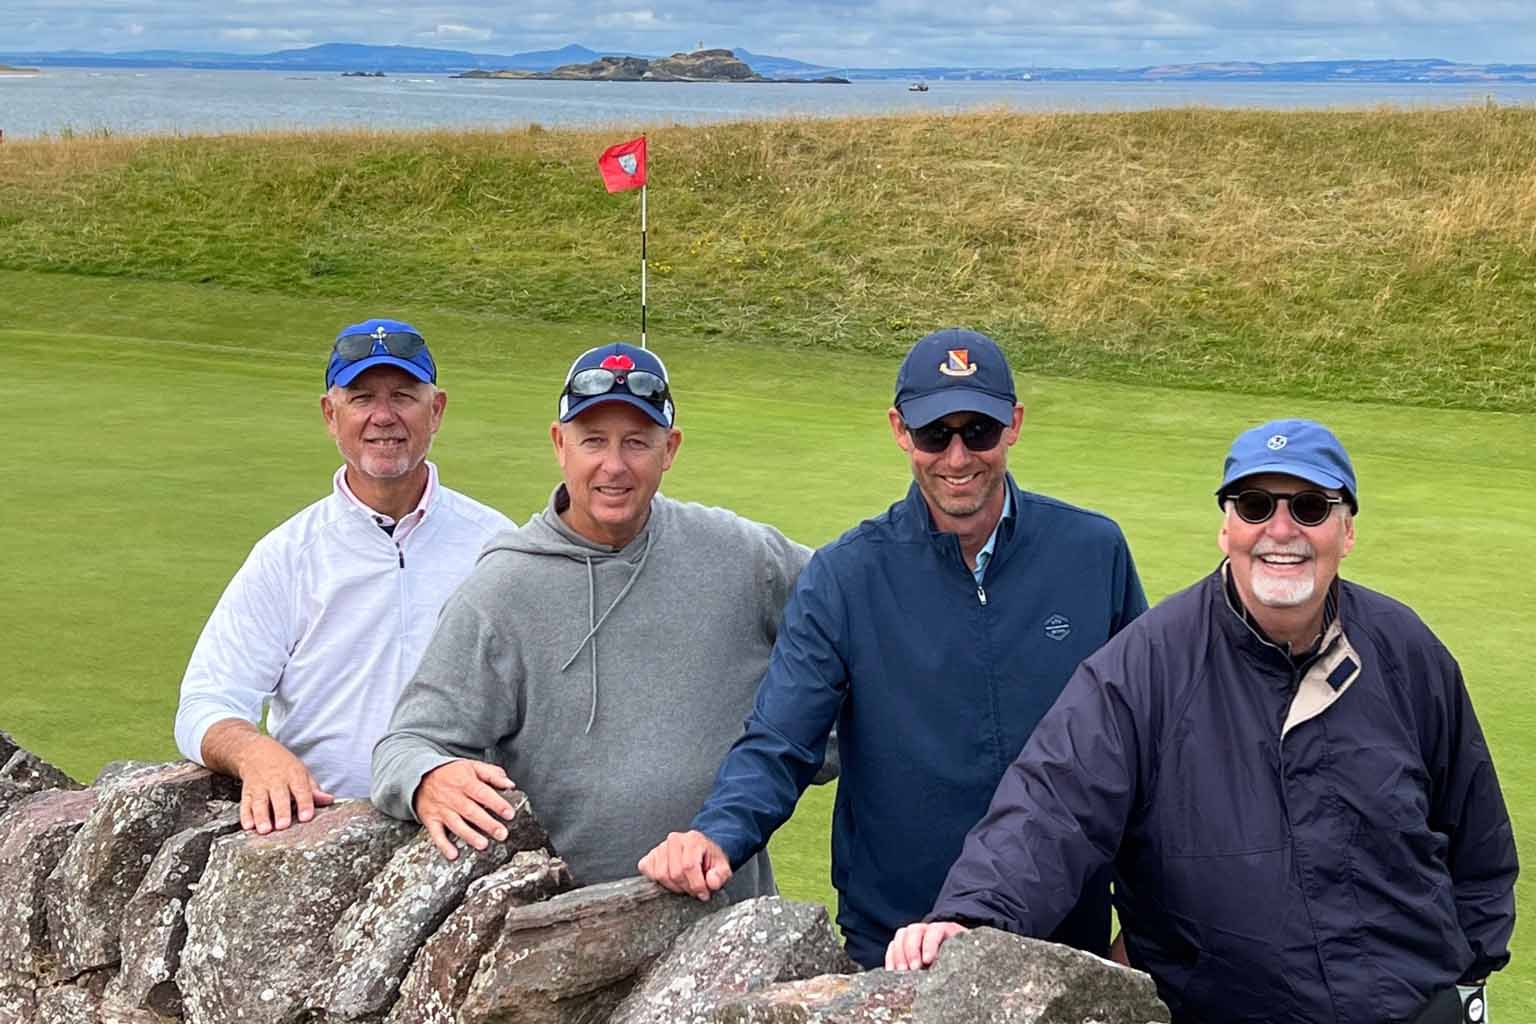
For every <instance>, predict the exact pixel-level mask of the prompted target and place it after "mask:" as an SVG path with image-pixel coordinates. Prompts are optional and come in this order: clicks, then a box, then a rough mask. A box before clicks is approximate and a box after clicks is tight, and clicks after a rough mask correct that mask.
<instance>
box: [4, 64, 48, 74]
mask: <svg viewBox="0 0 1536 1024" xmlns="http://www.w3.org/2000/svg"><path fill="white" fill-rule="evenodd" d="M38 73H39V72H38V69H37V68H14V67H11V65H9V64H0V75H35V74H38Z"/></svg>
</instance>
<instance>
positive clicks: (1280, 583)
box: [1248, 540, 1317, 608]
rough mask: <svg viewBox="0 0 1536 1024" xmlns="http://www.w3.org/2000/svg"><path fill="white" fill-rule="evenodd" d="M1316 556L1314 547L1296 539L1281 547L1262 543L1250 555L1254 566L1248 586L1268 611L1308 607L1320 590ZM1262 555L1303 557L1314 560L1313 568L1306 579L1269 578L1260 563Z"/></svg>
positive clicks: (1265, 542)
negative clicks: (1307, 604)
mask: <svg viewBox="0 0 1536 1024" xmlns="http://www.w3.org/2000/svg"><path fill="white" fill-rule="evenodd" d="M1316 554H1317V553H1316V552H1315V551H1314V550H1313V548H1312V545H1311V544H1309V543H1308V542H1307V541H1305V540H1297V541H1293V542H1291V543H1289V544H1279V543H1276V542H1274V541H1270V540H1261V541H1259V542H1258V543H1257V544H1255V545H1254V546H1253V550H1252V551H1251V552H1249V556H1250V559H1251V565H1252V567H1251V569H1250V571H1249V574H1248V577H1249V586H1251V587H1252V588H1253V596H1254V597H1255V598H1257V599H1258V601H1259V603H1260V604H1262V605H1264V606H1265V607H1268V608H1295V607H1297V606H1298V605H1303V604H1306V603H1307V602H1308V601H1310V600H1312V595H1313V593H1314V592H1316V590H1317V569H1316V561H1315V559H1316ZM1261 555H1300V556H1301V557H1303V558H1307V559H1313V563H1312V565H1313V569H1312V571H1311V572H1309V573H1308V574H1307V575H1305V576H1301V577H1296V578H1291V577H1279V578H1277V577H1274V576H1271V575H1269V570H1268V568H1267V567H1266V566H1265V565H1264V563H1263V561H1261V560H1260V556H1261Z"/></svg>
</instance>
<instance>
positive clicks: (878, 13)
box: [0, 0, 1536, 67]
mask: <svg viewBox="0 0 1536 1024" xmlns="http://www.w3.org/2000/svg"><path fill="white" fill-rule="evenodd" d="M328 42H349V43H375V44H381V45H387V44H395V45H405V46H428V47H434V48H441V49H456V50H472V51H477V52H481V53H516V52H519V51H526V50H542V49H554V48H557V47H560V46H564V45H566V44H568V43H580V44H582V45H585V46H588V47H591V48H592V49H594V50H599V51H619V50H623V51H628V52H634V53H645V54H664V53H672V52H674V51H677V50H692V49H695V48H697V47H698V45H699V44H700V43H702V44H704V45H705V46H709V47H716V46H721V47H741V48H745V49H748V50H750V51H752V52H754V53H759V54H770V55H773V56H782V57H793V58H797V59H800V60H805V61H810V62H812V63H817V64H826V65H842V66H856V67H900V66H911V65H945V64H952V65H968V66H973V67H1019V66H1030V65H1036V66H1053V67H1105V66H1114V67H1139V66H1143V65H1150V64H1167V63H1189V62H1197V61H1221V60H1257V61H1282V60H1330V59H1339V58H1417V57H1441V58H1445V59H1448V60H1456V61H1463V62H1467V63H1500V62H1508V63H1527V62H1531V63H1536V2H1533V0H1225V2H1223V0H971V2H967V3H956V2H955V0H829V2H823V3H808V2H803V0H593V2H589V3H583V4H572V3H570V2H569V0H515V2H511V3H485V2H478V3H476V2H464V3H421V4H416V3H394V4H391V3H378V2H363V0H304V2H302V3H298V2H294V0H223V2H220V3H215V4H210V3H207V0H4V2H3V3H0V50H4V51H10V52H19V51H41V50H63V49H80V50H99V51H108V52H110V51H120V50H149V49H176V50H204V51H221V52H228V53H264V52H268V51H271V50H279V49H288V48H294V47H303V46H311V45H314V44H317V43H328Z"/></svg>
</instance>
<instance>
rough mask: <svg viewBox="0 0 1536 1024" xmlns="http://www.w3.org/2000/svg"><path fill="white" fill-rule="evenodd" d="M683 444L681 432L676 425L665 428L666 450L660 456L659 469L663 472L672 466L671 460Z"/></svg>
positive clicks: (675, 456)
mask: <svg viewBox="0 0 1536 1024" xmlns="http://www.w3.org/2000/svg"><path fill="white" fill-rule="evenodd" d="M682 446H683V432H682V431H681V430H680V429H678V428H677V427H670V428H668V430H667V450H666V451H665V452H663V453H662V456H661V471H662V472H663V473H665V472H666V471H667V470H669V469H671V468H672V460H673V459H675V458H677V450H678V449H679V448H681V447H682Z"/></svg>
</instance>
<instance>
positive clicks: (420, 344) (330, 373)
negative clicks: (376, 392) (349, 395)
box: [325, 320, 437, 389]
mask: <svg viewBox="0 0 1536 1024" xmlns="http://www.w3.org/2000/svg"><path fill="white" fill-rule="evenodd" d="M346 339H350V340H346ZM368 339H372V343H371V344H368V347H367V348H363V347H362V346H363V345H364V344H365V343H366V342H367V340H368ZM354 349H356V351H353V350H354ZM344 351H345V352H348V353H349V354H348V355H343V354H342V353H343V352H344ZM375 366H398V367H400V369H402V370H404V371H405V372H407V373H409V374H411V375H412V376H413V377H415V378H416V379H417V380H420V381H425V382H426V383H428V384H436V383H437V364H436V363H434V362H433V361H432V353H431V352H428V351H427V341H426V339H425V338H423V337H422V336H421V332H420V331H418V330H417V329H416V328H414V327H412V326H411V325H410V324H408V323H406V322H405V321H403V320H364V321H363V322H362V323H360V324H352V325H350V326H347V327H343V328H342V329H341V332H340V333H339V334H337V335H336V342H335V344H333V345H332V346H331V361H330V362H329V363H327V364H326V366H325V386H326V388H327V389H329V388H331V387H333V386H336V385H340V386H341V387H346V386H347V385H348V384H351V383H352V381H354V380H355V379H357V375H358V374H360V373H362V372H363V371H364V370H367V369H371V368H372V367H375Z"/></svg>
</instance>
